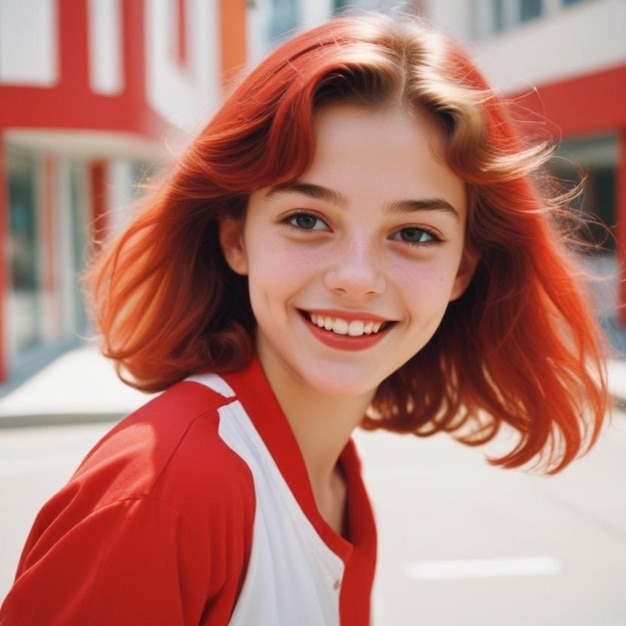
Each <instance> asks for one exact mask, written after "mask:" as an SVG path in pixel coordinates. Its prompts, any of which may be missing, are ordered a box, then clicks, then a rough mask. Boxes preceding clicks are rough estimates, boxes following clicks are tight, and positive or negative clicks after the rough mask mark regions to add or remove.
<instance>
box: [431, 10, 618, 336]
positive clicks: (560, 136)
mask: <svg viewBox="0 0 626 626" xmlns="http://www.w3.org/2000/svg"><path fill="white" fill-rule="evenodd" d="M422 5H423V6H422V8H423V9H424V11H425V13H426V14H427V15H428V17H429V18H430V19H431V21H433V22H434V23H435V24H437V25H438V26H440V27H442V28H443V29H444V30H447V32H448V33H450V34H451V35H453V36H454V37H456V38H457V39H459V40H461V41H463V42H465V44H466V46H467V47H468V48H469V50H470V52H471V53H472V55H473V57H474V59H475V60H476V61H477V62H478V64H479V65H480V67H481V68H482V69H483V70H484V71H485V73H486V74H487V76H488V78H489V79H490V80H491V82H492V83H493V84H494V86H496V87H497V88H499V89H501V90H503V91H504V92H505V93H507V95H511V96H512V97H513V98H515V99H516V101H517V104H518V105H519V108H518V111H517V114H518V115H524V114H525V113H524V111H525V110H526V112H527V113H529V114H531V117H532V119H534V120H536V121H538V123H539V120H541V119H545V120H546V122H547V123H546V124H544V127H545V129H548V130H549V131H550V132H551V134H552V136H553V138H554V139H556V140H559V141H560V148H559V153H558V154H559V157H560V156H563V157H565V158H564V159H561V158H556V159H554V161H553V163H552V168H553V169H554V172H555V173H556V174H557V175H558V176H559V177H561V178H564V179H566V180H571V181H574V182H576V181H577V180H580V169H582V170H583V171H584V172H585V174H586V176H587V180H586V183H585V192H584V195H583V200H582V202H583V208H584V210H585V211H588V212H590V213H592V214H595V216H597V217H598V218H599V219H600V220H601V221H602V222H604V224H606V225H607V226H609V227H610V228H611V229H612V230H613V234H614V238H611V237H609V238H608V239H606V241H605V242H604V246H605V253H606V254H605V259H604V260H605V264H607V265H608V267H611V266H614V265H615V264H617V265H618V266H619V275H620V276H621V279H622V280H621V293H619V295H618V298H617V299H618V301H619V303H620V304H621V305H622V308H621V322H622V324H626V255H625V251H626V0H426V1H425V2H422ZM518 97H519V98H518ZM577 168H578V169H577ZM599 232H600V230H599V229H596V230H595V233H594V229H592V231H591V236H592V237H594V236H596V235H597V234H598V233H599ZM615 304H617V303H615ZM611 307H612V310H613V311H614V310H615V308H614V306H613V304H611Z"/></svg>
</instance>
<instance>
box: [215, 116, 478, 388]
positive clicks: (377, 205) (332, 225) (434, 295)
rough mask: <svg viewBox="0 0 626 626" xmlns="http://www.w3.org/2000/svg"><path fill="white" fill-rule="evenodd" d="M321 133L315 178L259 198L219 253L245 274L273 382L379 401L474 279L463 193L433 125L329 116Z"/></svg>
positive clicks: (414, 119)
mask: <svg viewBox="0 0 626 626" xmlns="http://www.w3.org/2000/svg"><path fill="white" fill-rule="evenodd" d="M315 124H316V137H317V144H316V145H317V149H316V154H315V159H314V161H313V164H312V165H311V167H310V169H309V170H308V171H307V172H305V173H304V174H303V175H302V177H301V178H300V179H299V180H298V181H297V182H296V183H294V184H290V185H285V186H277V187H269V188H265V189H260V190H258V191H256V192H254V193H253V194H252V195H251V197H250V200H249V205H248V209H247V213H246V216H245V218H244V219H243V220H241V221H234V220H226V221H224V222H223V223H222V224H221V234H220V238H221V244H222V248H223V250H224V254H225V257H226V260H227V262H228V263H229V265H230V267H231V268H232V269H233V270H234V271H235V272H237V273H239V274H245V275H248V278H249V288H250V299H251V303H252V309H253V311H254V315H255V317H256V320H257V322H258V330H257V337H256V348H257V354H258V357H259V359H260V361H261V364H262V366H263V368H264V370H265V372H266V374H267V376H268V378H269V380H270V383H271V382H272V381H281V384H282V385H283V386H284V385H285V384H288V385H290V386H291V387H292V389H298V388H299V389H302V390H305V389H306V390H308V391H311V390H314V391H316V392H318V393H323V394H329V395H355V396H363V397H365V396H367V394H370V397H371V396H372V395H373V394H374V392H375V390H376V388H377V386H378V385H379V384H380V383H381V382H382V381H383V380H384V379H385V378H387V377H388V376H389V375H390V374H392V373H393V372H394V371H395V370H397V369H398V368H399V367H400V366H401V365H403V364H404V363H405V362H406V361H407V360H408V359H410V358H411V357H412V356H413V355H414V354H415V353H416V352H418V351H419V350H420V349H421V348H422V347H423V346H424V345H425V344H426V343H427V342H428V340H429V339H430V338H431V337H432V335H433V334H434V333H435V331H436V330H437V327H438V326H439V324H440V322H441V319H442V317H443V315H444V313H445V310H446V307H447V305H448V303H449V302H450V301H451V300H453V299H455V298H457V297H459V296H460V295H461V294H462V292H463V291H464V289H465V287H466V286H467V284H468V283H469V280H470V279H471V274H472V270H473V263H472V262H471V261H470V260H469V258H468V255H467V254H464V235H465V221H466V198H465V189H464V184H463V182H462V181H461V180H460V179H459V178H457V177H456V176H455V175H454V174H453V173H452V172H451V171H450V170H449V169H448V167H447V166H446V165H445V163H444V161H443V159H442V158H440V156H439V155H438V152H439V148H440V139H439V137H438V135H437V133H436V131H435V129H434V128H433V127H432V125H431V124H429V122H428V120H426V119H424V118H421V117H419V116H417V115H410V114H408V113H406V112H404V111H403V110H402V109H400V108H385V109H370V108H364V107H361V106H356V105H348V104H341V105H330V106H328V107H326V108H323V109H322V110H321V111H319V112H318V113H317V114H316V117H315Z"/></svg>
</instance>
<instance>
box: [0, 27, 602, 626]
mask: <svg viewBox="0 0 626 626" xmlns="http://www.w3.org/2000/svg"><path fill="white" fill-rule="evenodd" d="M548 154H549V152H548V149H547V148H546V146H544V145H541V146H538V147H537V146H527V145H525V144H524V142H523V141H522V139H521V138H520V135H519V134H517V133H516V131H515V130H514V127H513V125H512V123H511V122H510V120H509V117H508V115H507V109H506V106H505V103H504V102H503V101H502V100H501V99H499V98H498V97H496V95H494V93H493V92H492V91H490V90H489V88H488V85H487V84H486V83H485V80H484V79H483V78H482V76H481V75H480V73H479V72H478V71H477V69H476V68H475V67H474V65H473V64H472V63H471V62H470V61H469V60H468V58H467V57H466V56H465V55H464V53H463V52H461V51H460V50H459V49H458V47H456V46H455V45H454V44H453V43H451V42H450V41H448V40H447V39H445V38H444V37H442V36H441V35H439V34H436V33H434V32H431V31H430V30H429V29H427V28H425V27H424V26H423V25H421V24H420V23H418V22H416V21H415V20H412V19H408V18H403V19H402V20H395V19H393V18H391V17H385V16H381V15H378V16H369V17H359V18H356V17H355V18H348V17H345V18H338V19H335V20H333V21H331V22H330V23H328V24H326V25H324V26H321V27H319V28H316V29H313V30H311V31H310V32H306V33H303V34H301V35H299V36H296V37H295V38H294V39H292V40H291V41H289V42H287V43H286V44H284V45H283V46H282V47H281V48H279V49H278V50H276V51H275V52H274V53H273V54H271V55H270V56H269V58H268V59H267V60H266V61H265V62H263V63H262V64H261V65H260V66H259V67H258V68H257V69H256V70H254V71H253V72H252V73H251V74H250V75H249V76H248V77H247V78H246V79H245V80H244V81H243V83H242V84H241V86H240V87H239V88H238V89H237V90H236V91H235V92H234V93H233V94H232V96H231V97H230V98H229V99H228V100H227V101H226V102H225V104H224V105H223V106H222V108H221V109H220V110H219V111H218V113H217V114H216V115H215V117H214V118H213V120H212V121H211V122H210V123H209V124H208V126H207V127H206V128H205V129H204V130H203V131H202V132H201V133H200V135H199V136H198V137H197V138H196V140H195V141H194V142H193V144H192V145H191V147H190V148H189V149H188V150H187V152H186V154H185V155H184V156H183V157H182V159H181V160H180V162H179V163H178V164H177V165H176V167H175V168H174V170H173V172H172V173H171V174H170V175H169V177H168V178H167V179H166V180H165V181H164V182H163V184H162V185H161V186H160V187H159V188H158V189H157V190H156V192H155V193H154V195H153V196H152V197H150V198H149V199H148V201H147V202H146V204H145V206H144V207H143V209H142V210H141V211H140V212H139V213H138V215H137V216H136V218H135V220H134V222H133V223H132V224H131V225H130V226H129V227H128V229H127V230H126V231H125V232H124V233H122V235H121V237H119V239H118V240H117V241H116V242H114V243H113V244H112V245H111V247H110V248H109V249H108V250H107V251H106V252H105V253H103V254H102V255H101V256H100V257H99V259H98V261H97V263H96V265H95V266H94V268H93V269H92V271H91V274H90V280H91V287H92V294H93V310H94V311H95V315H96V319H97V323H98V325H99V328H100V330H101V333H102V338H103V351H104V353H105V354H106V355H107V356H108V357H110V358H112V359H114V360H115V362H116V363H117V367H118V372H119V373H120V375H121V376H122V377H123V378H124V380H126V381H127V382H129V384H131V385H134V386H135V387H137V388H139V389H143V390H147V391H155V390H165V392H164V393H163V394H162V395H160V396H159V397H157V398H156V399H155V400H153V401H151V402H150V403H148V404H147V405H146V406H145V407H144V408H142V409H141V410H139V411H138V412H137V413H135V414H133V415H131V416H130V417H128V418H127V419H126V420H124V421H122V422H121V423H120V424H119V425H118V426H116V427H115V428H114V429H113V430H112V431H111V432H110V433H109V434H108V435H107V436H105V438H104V439H103V440H102V441H101V442H100V443H99V444H98V445H97V446H96V447H95V448H94V449H93V450H92V451H91V453H90V454H89V455H88V457H87V458H86V460H85V461H84V462H83V464H82V465H81V466H80V467H79V469H78V471H77V472H76V474H75V475H74V476H73V478H72V479H71V480H70V482H69V483H68V485H67V486H66V487H65V488H63V489H62V490H61V491H60V492H59V493H58V494H57V495H56V496H55V497H54V498H52V500H51V501H50V502H48V504H46V506H45V507H44V508H43V510H42V511H41V513H40V515H39V516H38V518H37V520H36V522H35V525H34V527H33V529H32V531H31V534H30V537H29V539H28V541H27V544H26V547H25V549H24V553H23V556H22V559H21V562H20V564H19V569H18V573H17V579H16V582H15V585H14V587H13V589H12V590H11V592H10V593H9V595H8V597H7V599H6V601H5V604H4V607H3V610H2V614H1V618H0V623H1V624H2V626H14V625H15V626H16V625H18V624H19V625H20V626H29V625H35V624H46V625H47V626H52V625H55V624H59V625H60V624H64V625H68V624H81V625H82V624H88V625H90V626H95V625H103V626H104V625H106V626H111V625H112V624H115V625H116V626H119V625H131V624H132V625H134V626H136V625H140V624H150V625H151V626H154V625H159V624H163V625H168V626H173V625H176V624H181V625H182V624H185V625H199V624H202V625H204V626H209V625H210V626H214V625H218V624H236V625H240V624H246V625H249V624H255V625H257V624H260V625H264V626H265V625H266V626H270V625H272V626H275V625H285V626H287V625H289V626H291V625H293V624H299V625H302V624H305V625H307V624H310V625H311V626H321V625H324V624H343V625H348V626H358V625H365V624H368V623H369V619H370V616H369V609H370V603H369V597H370V591H371V585H372V579H373V575H374V567H375V559H376V539H375V529H374V522H373V517H372V513H371V510H370V506H369V504H368V499H367V495H366V492H365V489H364V487H363V484H362V482H361V478H360V475H359V461H358V459H357V455H356V452H355V449H354V446H353V444H352V442H351V439H350V437H351V433H352V431H353V429H354V428H355V427H357V426H362V427H365V428H368V429H375V428H385V429H389V430H393V431H396V432H405V433H414V434H417V435H421V436H423V435H431V434H433V433H435V432H438V431H446V432H449V433H452V434H453V435H454V436H455V437H456V438H458V439H459V440H460V441H462V442H464V443H466V444H469V445H477V444H482V443H485V442H487V441H490V440H491V439H492V438H493V437H494V436H495V435H496V434H497V433H498V431H500V430H501V429H502V428H503V427H505V426H506V427H508V428H509V429H512V430H513V431H514V432H516V433H517V435H518V436H517V439H516V443H515V445H514V447H513V449H512V450H511V451H510V452H509V453H507V454H506V455H505V456H503V457H501V458H494V459H490V462H491V463H493V464H495V465H499V466H501V467H506V468H513V467H519V466H522V465H527V464H528V463H535V464H540V466H541V468H542V469H544V470H545V471H547V472H552V473H553V472H556V471H559V470H561V469H563V468H564V467H565V466H566V465H567V464H568V463H570V462H571V461H572V460H573V459H574V458H575V457H576V455H577V454H578V453H579V452H581V451H582V450H585V449H587V448H588V447H589V446H590V445H591V444H592V443H593V442H594V441H595V440H596V438H597V436H598V433H599V432H600V429H601V424H602V418H603V415H604V413H605V410H606V408H607V393H606V385H605V374H604V369H603V362H602V354H601V347H600V346H599V345H598V339H597V338H598V337H599V334H598V329H597V327H596V324H595V322H594V318H593V316H592V314H591V313H590V311H589V310H588V309H587V306H586V304H585V302H586V300H587V294H586V293H585V292H584V291H583V289H582V286H581V282H580V280H579V279H578V278H577V276H578V274H577V271H576V269H575V264H574V259H573V256H572V254H571V253H570V252H568V250H567V244H568V243H569V237H568V234H567V233H566V232H565V230H564V228H563V226H564V223H563V220H562V216H563V215H564V212H563V211H562V210H561V208H560V207H561V206H562V204H563V202H562V201H563V199H558V198H556V199H555V198H548V197H546V196H545V194H542V192H541V188H542V185H541V184H540V179H539V178H538V177H537V175H536V172H537V170H538V168H539V167H540V166H541V165H542V164H543V163H544V161H545V159H546V158H547V155H548Z"/></svg>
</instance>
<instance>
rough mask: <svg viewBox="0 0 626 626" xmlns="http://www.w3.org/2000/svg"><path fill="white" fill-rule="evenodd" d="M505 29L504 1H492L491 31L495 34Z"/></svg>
mask: <svg viewBox="0 0 626 626" xmlns="http://www.w3.org/2000/svg"><path fill="white" fill-rule="evenodd" d="M505 27H506V18H505V11H504V0H493V30H494V32H496V33H499V32H501V31H503V30H504V29H505Z"/></svg>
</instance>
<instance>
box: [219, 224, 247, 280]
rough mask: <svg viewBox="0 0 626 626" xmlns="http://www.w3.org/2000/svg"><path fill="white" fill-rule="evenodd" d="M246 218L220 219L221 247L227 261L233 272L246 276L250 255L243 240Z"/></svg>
mask: <svg viewBox="0 0 626 626" xmlns="http://www.w3.org/2000/svg"><path fill="white" fill-rule="evenodd" d="M243 227H244V219H234V218H232V217H226V218H224V219H222V220H220V223H219V233H220V247H221V248H222V252H223V253H224V258H225V259H226V263H228V266H229V267H230V269H231V270H233V272H235V273H236V274H241V275H242V276H245V275H246V274H247V273H248V255H247V254H246V248H245V245H244V241H243Z"/></svg>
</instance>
